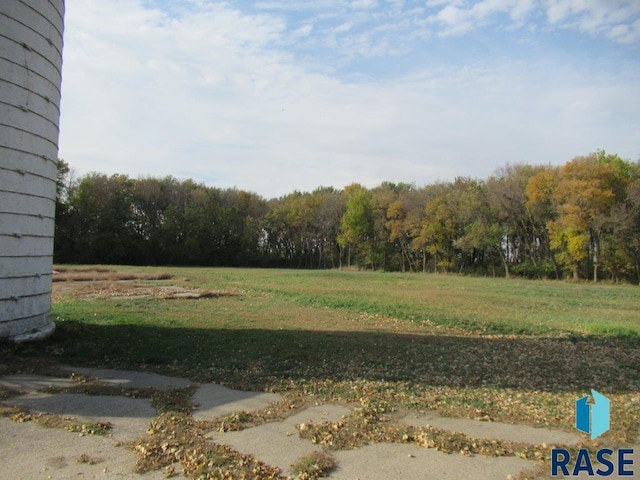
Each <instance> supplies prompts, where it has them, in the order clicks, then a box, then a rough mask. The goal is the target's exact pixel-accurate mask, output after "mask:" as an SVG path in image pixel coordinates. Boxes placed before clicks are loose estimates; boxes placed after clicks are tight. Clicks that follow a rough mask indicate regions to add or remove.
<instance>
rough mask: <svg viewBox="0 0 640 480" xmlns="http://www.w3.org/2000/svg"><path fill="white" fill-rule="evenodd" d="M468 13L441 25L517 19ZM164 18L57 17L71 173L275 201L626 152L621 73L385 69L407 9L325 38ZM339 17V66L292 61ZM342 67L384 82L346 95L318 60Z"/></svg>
mask: <svg viewBox="0 0 640 480" xmlns="http://www.w3.org/2000/svg"><path fill="white" fill-rule="evenodd" d="M482 5H484V7H482V8H484V9H485V10H481V11H480V12H478V11H475V12H474V11H473V10H468V9H467V10H461V7H454V6H453V5H449V7H450V8H457V9H458V10H460V12H456V11H452V10H451V9H450V10H449V14H443V16H442V20H443V21H445V20H447V19H448V21H449V22H450V24H449V25H448V26H449V28H454V27H455V26H460V25H461V24H464V20H465V17H464V16H465V15H466V16H467V17H469V16H470V17H469V18H472V19H473V20H474V21H477V19H478V18H481V17H482V16H483V15H484V16H485V17H486V18H488V17H490V16H491V15H492V13H491V12H493V11H496V10H495V9H498V8H502V9H503V10H501V11H502V12H503V13H506V14H509V15H512V12H513V8H515V6H513V2H511V3H510V2H508V1H506V0H505V1H502V2H491V3H487V2H482ZM509 5H511V7H509ZM172 8H173V10H172V12H171V13H170V14H169V13H167V12H163V11H161V10H159V9H148V8H144V7H143V3H142V2H141V1H138V0H112V1H110V2H104V1H102V0H83V1H82V2H69V3H68V4H67V19H66V39H65V52H64V55H65V63H64V70H63V77H64V78H63V100H62V128H61V142H60V143H61V150H60V155H61V156H62V157H63V158H65V159H66V160H67V161H68V162H69V163H70V164H71V165H72V166H73V167H75V168H78V169H79V171H80V173H86V172H88V171H91V170H95V171H100V172H106V173H116V172H118V173H126V174H129V175H133V176H136V175H169V174H173V175H176V176H183V177H194V178H195V179H196V180H201V181H206V182H207V183H209V184H211V185H216V186H220V187H232V186H237V187H239V188H244V189H248V190H251V191H255V192H257V193H260V194H262V195H265V196H276V195H282V194H285V193H288V192H291V191H292V190H294V189H299V190H312V189H314V188H315V187H317V186H319V185H334V186H336V187H341V186H344V185H346V184H348V183H350V182H353V181H359V182H361V183H364V184H367V185H370V186H373V185H375V184H377V183H379V182H381V181H383V180H391V181H407V182H416V183H417V184H419V185H420V184H424V183H428V182H432V181H434V180H436V179H448V178H452V177H453V176H455V175H478V176H481V177H484V176H487V175H489V174H490V173H491V172H492V171H493V170H494V169H495V168H496V167H497V166H499V165H503V164H505V163H507V162H512V163H513V162H519V161H522V162H530V163H536V162H538V163H540V162H543V163H546V162H552V163H560V162H565V161H567V160H569V159H570V158H572V157H573V156H575V155H578V154H584V153H588V152H590V151H594V150H596V149H598V148H604V149H605V150H607V151H611V152H617V153H620V154H621V155H622V156H626V157H628V158H637V156H638V154H639V153H640V151H636V150H634V149H638V148H640V147H638V145H637V132H638V131H640V119H639V117H638V113H637V111H636V110H637V109H635V106H636V105H638V104H640V86H638V85H637V81H636V79H637V74H638V67H637V65H636V64H635V62H629V65H624V64H623V65H620V68H619V69H618V70H619V71H613V70H611V71H608V70H607V69H603V68H599V69H598V72H599V73H598V75H597V76H593V75H591V73H592V71H593V70H594V69H593V67H592V66H591V65H586V66H584V67H583V66H581V65H570V64H567V62H566V60H565V59H559V60H555V59H554V57H553V54H552V52H551V53H550V52H547V51H545V55H544V58H539V59H536V58H534V59H526V60H525V59H520V58H516V59H511V60H509V59H507V60H503V59H495V60H493V61H491V62H485V63H477V62H474V63H473V65H471V64H469V65H466V66H460V65H461V64H460V63H452V64H450V65H447V64H446V63H443V62H434V61H431V60H430V58H429V60H430V61H428V62H425V63H424V64H421V63H420V61H419V60H418V58H419V56H418V54H417V51H416V50H412V55H410V56H407V58H409V59H410V60H411V61H412V62H414V65H412V68H410V69H409V73H407V71H403V72H394V71H393V70H392V69H393V66H394V64H395V62H396V60H393V59H390V55H393V54H394V52H393V49H394V48H398V47H397V45H399V44H401V42H399V41H397V40H398V38H402V39H405V38H407V37H410V35H409V34H408V33H407V30H411V29H412V28H414V25H415V24H414V23H413V22H414V19H413V18H408V17H407V16H406V15H403V14H401V13H406V12H398V14H397V15H395V13H394V15H395V16H384V17H383V18H382V20H380V21H377V22H374V23H373V24H370V23H366V22H365V20H359V19H358V17H357V16H356V15H353V16H351V17H345V16H339V15H338V16H334V17H332V19H331V22H329V23H325V24H322V22H323V21H324V20H322V19H319V18H318V15H316V14H315V13H312V14H310V15H311V16H303V18H302V19H300V18H299V17H296V19H297V20H296V22H291V21H290V20H289V19H288V18H287V17H286V16H284V15H280V14H275V13H273V11H270V10H260V11H261V12H263V13H262V14H259V15H256V14H248V13H242V12H240V11H239V10H237V9H234V8H231V7H229V6H228V5H225V4H220V3H210V2H203V3H202V5H201V6H198V5H197V4H191V5H190V6H189V8H187V7H186V6H185V4H183V3H181V2H176V3H173V4H172ZM446 8H447V7H444V8H443V9H441V11H442V10H445V9H446ZM509 8H511V9H509ZM482 12H486V13H482ZM296 15H297V14H296ZM336 15H337V14H336ZM448 15H449V16H448ZM456 15H462V16H461V17H459V18H458V17H456ZM409 17H410V15H409ZM347 18H351V21H352V22H353V23H352V25H351V26H350V28H349V29H346V28H345V30H344V32H342V33H341V34H340V35H339V36H338V37H337V38H336V42H337V46H336V50H337V52H338V53H331V52H327V51H326V50H322V51H321V52H319V53H318V54H317V56H315V57H312V58H311V60H308V61H304V62H303V61H301V60H300V52H299V51H298V50H296V47H297V46H298V45H299V44H300V43H302V42H309V45H316V46H317V45H321V44H322V43H323V39H322V37H321V35H324V34H326V33H327V29H328V28H329V26H330V25H333V26H334V27H335V26H337V25H343V24H344V23H345V22H347V21H348V20H347ZM611 18H613V17H611ZM316 22H317V23H316ZM319 24H322V25H323V28H324V30H322V31H320V30H321V28H320V26H317V25H319ZM625 25H626V24H625ZM633 28H636V30H635V31H636V32H637V26H636V27H633ZM397 32H399V33H397ZM396 34H397V35H400V37H398V36H394V35H396ZM610 34H611V35H617V36H618V37H620V38H622V37H625V36H629V35H633V29H632V28H631V27H626V28H625V27H620V28H612V29H611V30H610ZM402 35H406V36H407V37H405V36H402ZM295 38H298V39H301V41H298V42H296V41H294V40H293V39H295ZM440 41H441V42H445V43H446V40H440ZM314 42H315V43H314ZM305 48H307V47H305ZM308 48H311V47H308ZM418 48H419V49H423V48H424V49H427V50H428V49H429V48H434V47H432V44H430V43H420V45H419V47H418ZM305 52H307V51H306V50H305ZM396 53H397V52H396ZM429 53H430V52H429ZM325 54H326V57H325ZM440 54H441V55H443V56H445V54H446V52H440ZM458 54H459V53H458ZM305 55H306V53H305ZM354 55H359V56H360V57H367V58H366V60H367V61H370V62H374V65H375V68H378V69H381V70H384V69H386V70H385V75H380V76H377V75H376V73H375V69H374V70H373V73H369V72H368V71H365V70H361V71H360V70H357V69H355V73H356V74H357V73H362V75H361V77H360V78H366V80H361V81H360V82H359V83H357V84H355V83H350V82H348V81H347V80H345V79H344V78H341V77H339V76H337V74H336V67H335V65H333V64H332V63H331V62H333V61H334V59H335V58H340V59H344V58H345V57H347V58H351V57H352V56H354ZM367 55H369V56H367ZM376 55H377V56H378V58H380V59H382V61H379V60H378V59H376V57H375V56H376ZM398 55H399V54H398ZM305 58H308V57H305ZM394 58H395V57H394ZM398 61H400V60H398ZM323 62H324V63H323ZM346 65H347V67H349V66H351V64H348V63H347V64H346ZM462 65H464V62H462ZM618 73H622V74H623V76H616V75H617V74H618ZM625 75H626V76H625ZM380 78H386V80H381V79H380ZM634 141H635V143H633V142H634Z"/></svg>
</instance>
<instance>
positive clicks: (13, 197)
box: [0, 0, 64, 341]
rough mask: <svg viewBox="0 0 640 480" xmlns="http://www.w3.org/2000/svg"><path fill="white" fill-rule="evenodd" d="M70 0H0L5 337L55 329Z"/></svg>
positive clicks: (0, 258) (0, 302)
mask: <svg viewBox="0 0 640 480" xmlns="http://www.w3.org/2000/svg"><path fill="white" fill-rule="evenodd" d="M63 17H64V0H0V339H10V340H14V341H24V340H31V339H37V338H41V337H44V336H46V335H48V334H49V333H51V332H53V329H54V324H53V322H52V321H51V318H50V311H51V269H52V261H53V232H54V211H55V195H56V160H57V157H58V125H59V118H60V86H61V68H62V34H63V26H64V22H63Z"/></svg>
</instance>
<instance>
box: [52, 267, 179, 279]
mask: <svg viewBox="0 0 640 480" xmlns="http://www.w3.org/2000/svg"><path fill="white" fill-rule="evenodd" d="M170 278H172V277H171V275H170V274H168V273H165V272H158V273H127V272H117V271H115V270H110V269H107V268H83V269H77V270H75V269H74V270H64V269H56V270H54V271H53V281H54V282H97V281H128V280H169V279H170Z"/></svg>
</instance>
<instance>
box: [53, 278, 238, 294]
mask: <svg viewBox="0 0 640 480" xmlns="http://www.w3.org/2000/svg"><path fill="white" fill-rule="evenodd" d="M60 275H65V274H60ZM78 275H80V277H78ZM84 275H85V274H83V273H81V274H75V273H73V274H70V276H67V277H64V278H66V279H62V280H56V275H54V282H55V283H54V284H53V298H54V300H56V299H59V298H61V297H64V296H71V297H74V298H83V299H95V298H103V299H105V298H106V299H113V300H133V299H142V298H159V299H163V300H174V299H192V300H194V299H195V300H197V299H200V298H219V297H231V296H238V295H239V293H237V292H229V291H222V290H205V289H196V288H185V287H180V286H177V285H164V284H157V283H154V282H155V281H158V280H167V279H169V278H171V276H170V275H166V276H165V274H155V275H137V276H136V275H128V274H119V273H118V274H112V273H107V274H105V275H106V277H105V278H102V279H100V278H99V277H96V278H91V277H92V276H94V275H90V276H87V277H85V276H84ZM99 275H102V273H99V272H98V276H99ZM111 277H113V278H111Z"/></svg>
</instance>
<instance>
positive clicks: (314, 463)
mask: <svg viewBox="0 0 640 480" xmlns="http://www.w3.org/2000/svg"><path fill="white" fill-rule="evenodd" d="M337 466H338V462H337V461H336V459H335V458H333V457H332V456H331V455H330V454H328V453H326V452H313V453H311V454H309V455H306V456H304V457H302V458H301V459H299V460H298V461H297V462H296V463H295V464H293V465H292V466H291V471H292V472H293V473H294V474H295V475H296V479H297V480H316V479H317V478H322V477H324V476H326V475H327V474H328V473H330V472H331V471H333V470H334V469H335V468H336V467H337Z"/></svg>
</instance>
